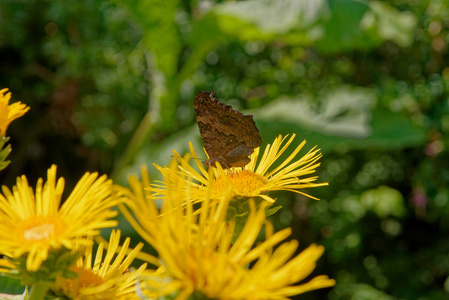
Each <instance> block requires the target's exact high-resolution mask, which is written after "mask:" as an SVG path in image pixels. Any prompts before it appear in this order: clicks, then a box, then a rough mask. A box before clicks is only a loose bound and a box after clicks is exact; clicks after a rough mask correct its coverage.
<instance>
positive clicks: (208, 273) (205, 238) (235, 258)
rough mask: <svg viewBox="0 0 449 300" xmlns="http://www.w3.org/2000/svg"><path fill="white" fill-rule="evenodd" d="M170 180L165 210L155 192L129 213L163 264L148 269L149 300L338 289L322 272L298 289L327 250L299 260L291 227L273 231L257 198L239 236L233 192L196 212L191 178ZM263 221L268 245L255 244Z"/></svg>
mask: <svg viewBox="0 0 449 300" xmlns="http://www.w3.org/2000/svg"><path fill="white" fill-rule="evenodd" d="M172 168H173V167H172ZM171 174H175V173H171ZM165 181H166V182H165V184H166V186H168V187H169V189H167V192H166V193H165V194H164V197H163V204H162V208H161V210H160V211H159V212H158V209H157V206H156V205H155V203H154V202H153V199H152V198H151V194H150V195H149V197H148V198H146V199H143V198H142V197H134V198H132V199H130V200H131V201H132V202H131V203H129V207H130V209H131V211H132V213H133V214H131V212H128V213H126V214H125V216H126V218H127V219H128V220H129V221H130V223H131V224H132V225H133V227H134V228H135V229H136V230H137V231H138V232H139V233H140V234H141V235H142V237H143V238H144V239H145V240H147V242H149V243H150V244H151V245H152V246H153V247H154V248H155V249H156V251H157V253H158V254H159V258H160V267H159V268H158V269H157V270H154V271H145V272H144V276H143V279H142V282H141V289H142V292H143V293H144V294H145V295H146V296H147V297H149V298H151V299H155V298H158V297H164V296H169V297H172V296H174V297H175V298H176V299H177V300H181V299H189V297H191V296H192V295H201V297H204V298H207V299H240V300H242V299H243V300H244V299H287V297H290V296H293V295H297V294H301V293H304V292H307V291H310V290H314V289H320V288H325V287H330V286H333V285H334V284H335V281H334V280H333V279H329V278H328V277H327V276H324V275H323V276H317V277H315V278H313V279H311V280H310V281H308V282H306V283H302V284H297V283H298V282H300V281H302V280H304V279H305V278H306V277H308V276H309V275H310V274H311V272H312V271H313V270H314V269H315V264H316V261H317V260H318V258H319V257H320V256H321V255H322V253H323V251H324V248H323V247H322V246H317V245H311V246H310V247H308V248H307V249H306V250H304V251H303V252H301V253H299V254H298V255H296V256H295V252H296V250H297V247H298V242H297V241H289V242H283V241H284V240H285V239H286V238H287V237H288V236H289V235H290V233H291V229H285V230H282V231H279V232H277V233H273V227H272V226H271V224H270V223H269V222H266V217H265V208H266V206H267V205H269V204H268V202H263V203H262V204H261V205H260V206H259V207H258V208H256V205H255V203H254V201H252V200H250V201H249V203H250V212H249V215H248V218H247V220H246V223H245V225H244V227H243V230H242V231H241V233H240V234H239V236H238V237H236V236H235V225H236V223H235V222H234V221H233V220H231V221H230V222H226V214H227V209H228V206H229V202H230V199H231V197H230V196H231V192H232V190H230V189H229V188H227V189H226V190H225V191H224V192H223V193H222V196H221V199H220V201H219V202H218V203H217V204H215V205H213V204H211V199H210V198H208V197H206V198H204V199H203V201H202V202H201V209H200V210H197V211H195V209H194V201H192V200H190V196H191V194H190V193H189V191H190V190H192V189H193V187H192V186H189V185H187V186H185V182H186V181H180V180H179V177H178V175H176V176H169V177H166V178H165ZM211 189H213V187H211ZM264 224H265V225H266V226H265V236H266V238H265V241H264V242H262V243H258V244H257V245H256V239H257V237H258V236H259V233H260V231H261V228H262V226H263V225H264ZM275 247H276V249H274V248H275Z"/></svg>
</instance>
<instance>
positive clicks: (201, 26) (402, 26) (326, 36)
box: [190, 0, 416, 52]
mask: <svg viewBox="0 0 449 300" xmlns="http://www.w3.org/2000/svg"><path fill="white" fill-rule="evenodd" d="M415 24H416V20H415V18H414V17H413V16H412V15H411V14H410V13H408V12H399V11H398V10H396V9H394V8H393V7H391V6H390V5H388V4H386V3H384V2H377V1H375V2H368V1H358V0H328V1H324V0H317V1H308V0H276V1H273V0H263V1H260V0H249V1H237V2H224V3H220V4H218V5H216V6H214V7H212V8H211V9H210V10H208V11H207V12H205V13H204V16H203V18H200V19H199V20H198V21H197V23H196V24H194V26H193V30H192V32H191V39H190V41H191V44H192V45H200V44H204V43H206V42H210V41H216V42H217V43H220V42H223V41H225V40H226V39H231V38H238V39H240V40H244V41H248V40H262V41H265V42H267V43H268V42H272V41H274V40H282V41H283V42H284V43H287V44H296V45H310V46H313V45H316V46H317V47H318V48H319V49H320V50H321V51H324V52H335V51H341V50H345V49H353V48H369V47H374V46H376V45H379V44H380V43H382V42H383V41H385V40H392V41H395V42H396V43H398V44H399V45H401V46H408V45H410V43H411V42H412V40H413V29H414V27H415Z"/></svg>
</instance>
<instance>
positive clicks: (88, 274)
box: [77, 269, 103, 288]
mask: <svg viewBox="0 0 449 300" xmlns="http://www.w3.org/2000/svg"><path fill="white" fill-rule="evenodd" d="M79 272H81V273H80V277H79V278H78V279H77V280H78V288H83V287H90V286H99V285H101V284H102V283H103V278H101V277H100V276H98V275H97V274H95V273H94V272H92V270H86V269H84V270H82V271H78V273H79Z"/></svg>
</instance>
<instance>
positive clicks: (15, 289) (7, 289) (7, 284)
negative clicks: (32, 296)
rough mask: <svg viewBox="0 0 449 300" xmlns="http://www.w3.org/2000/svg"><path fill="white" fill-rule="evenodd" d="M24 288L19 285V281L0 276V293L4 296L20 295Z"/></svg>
mask: <svg viewBox="0 0 449 300" xmlns="http://www.w3.org/2000/svg"><path fill="white" fill-rule="evenodd" d="M24 290H25V286H23V285H22V284H21V283H20V280H19V279H13V278H10V277H7V276H4V275H0V293H4V294H15V295H17V294H22V293H23V291H24Z"/></svg>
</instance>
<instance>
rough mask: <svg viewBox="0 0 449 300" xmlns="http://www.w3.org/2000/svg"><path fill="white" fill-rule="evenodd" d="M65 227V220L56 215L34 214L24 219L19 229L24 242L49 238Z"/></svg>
mask: <svg viewBox="0 0 449 300" xmlns="http://www.w3.org/2000/svg"><path fill="white" fill-rule="evenodd" d="M65 228H66V226H65V222H64V221H62V220H60V219H59V218H58V217H56V216H36V217H32V218H29V219H28V220H25V221H24V222H23V223H22V224H21V226H19V231H20V232H21V234H20V236H21V237H22V239H23V241H24V242H38V241H49V240H51V239H52V238H53V237H54V236H58V235H60V233H61V232H63V231H64V229H65Z"/></svg>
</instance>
